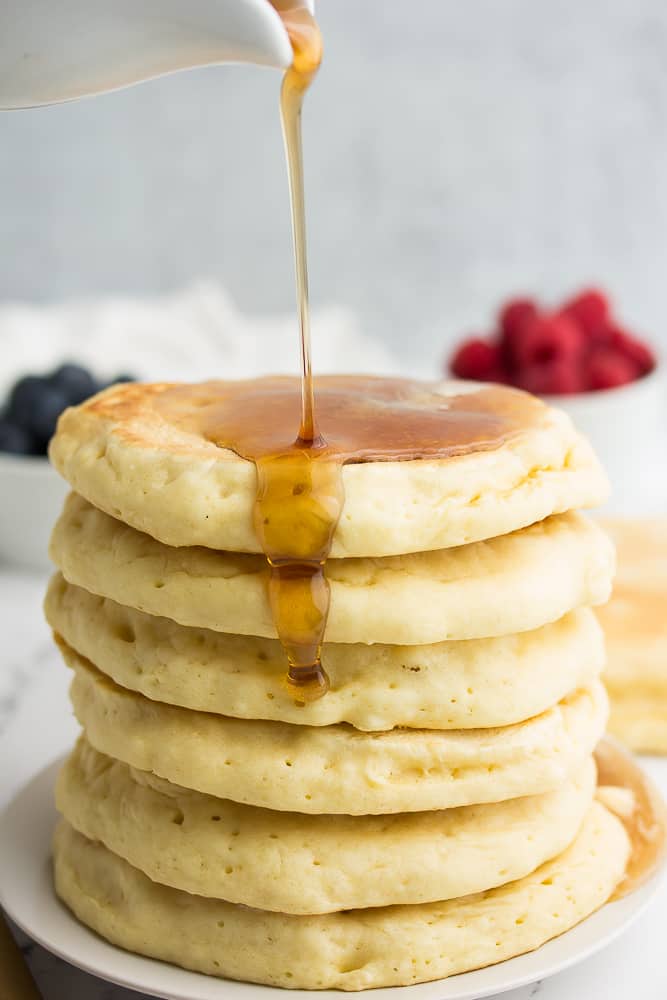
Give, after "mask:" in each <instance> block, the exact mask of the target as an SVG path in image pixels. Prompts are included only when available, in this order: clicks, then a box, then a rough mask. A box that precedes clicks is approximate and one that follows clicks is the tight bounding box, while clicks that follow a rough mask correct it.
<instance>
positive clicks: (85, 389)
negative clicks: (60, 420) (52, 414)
mask: <svg viewBox="0 0 667 1000" xmlns="http://www.w3.org/2000/svg"><path fill="white" fill-rule="evenodd" d="M49 383H50V384H51V385H52V386H53V387H54V388H55V389H58V390H59V391H60V392H62V393H63V394H64V396H65V397H66V399H67V402H68V404H69V405H70V406H76V405H78V404H79V403H83V401H84V399H88V397H89V396H92V395H94V394H95V393H96V392H97V389H98V386H97V382H96V381H95V379H94V378H93V376H92V375H91V373H90V372H89V371H88V369H87V368H83V367H82V366H81V365H74V364H70V363H68V364H64V365H61V366H60V368H57V369H56V370H55V371H54V372H53V374H52V375H50V376H49Z"/></svg>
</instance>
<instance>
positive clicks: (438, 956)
mask: <svg viewBox="0 0 667 1000" xmlns="http://www.w3.org/2000/svg"><path fill="white" fill-rule="evenodd" d="M628 854H629V842H628V837H627V834H626V832H625V830H624V828H623V826H622V824H621V823H620V822H619V820H618V819H616V817H615V816H613V815H612V814H611V813H609V812H607V810H606V809H605V808H604V806H602V805H600V804H599V803H597V802H596V803H593V805H592V806H591V809H590V810H589V812H588V815H587V817H586V820H585V822H584V825H583V827H582V828H581V831H580V833H579V834H578V836H577V838H576V839H575V841H574V843H573V844H572V845H571V846H570V847H569V848H568V849H567V850H566V851H565V852H564V853H563V854H561V855H559V856H558V857H557V858H555V859H554V860H552V861H549V862H547V863H546V864H544V865H542V866H541V867H540V868H538V869H537V871H535V872H533V873H532V874H530V875H527V876H526V877H525V878H523V879H520V880H518V881H516V882H510V883H509V884H507V885H503V886H501V887H499V888H496V889H491V890H489V891H488V892H484V893H477V894H475V895H470V896H466V897H464V898H462V899H453V900H451V901H449V902H438V903H421V904H417V905H413V906H393V907H380V908H377V909H369V910H350V911H347V912H346V913H333V914H324V915H320V916H310V917H304V916H292V915H288V914H282V913H268V912H265V911H262V910H256V909H252V908H247V907H239V906H237V905H235V904H233V903H226V902H222V901H219V900H211V899H205V898H202V897H201V896H192V895H188V894H187V893H183V892H180V891H179V890H177V889H172V888H167V887H165V886H162V885H159V884H157V883H155V882H151V881H150V879H148V878H147V877H146V876H145V875H144V874H142V873H141V872H139V871H138V870H137V869H136V868H133V867H132V866H131V865H129V864H128V863H127V862H126V861H123V860H122V859H121V858H119V857H117V856H116V855H115V854H113V853H112V852H111V851H109V850H107V848H106V847H103V846H102V845H101V844H97V843H94V842H92V841H90V840H87V839H86V838H85V837H82V836H81V834H79V833H77V832H75V831H74V830H73V829H72V827H70V826H69V825H68V824H66V823H65V822H64V821H63V822H62V823H61V824H60V825H59V827H58V829H57V830H56V835H55V842H54V868H55V884H56V891H57V893H58V895H59V896H60V898H61V899H62V900H63V902H64V903H66V905H67V906H69V908H70V909H71V910H72V911H73V912H74V914H75V915H76V916H77V917H78V918H79V920H81V922H82V923H84V924H87V925H88V926H89V927H91V928H92V929H93V930H95V931H96V932H97V933H98V934H100V935H101V936H102V937H104V938H106V939H107V940H109V941H111V942H112V943H113V944H115V945H118V946H120V947H121V948H126V949H127V950H129V951H135V952H139V953H140V954H143V955H150V956H151V957H153V958H159V959H162V960H164V961H167V962H172V963H175V964H177V965H181V966H184V967H185V968H188V969H193V970H195V971H197V972H204V973H207V974H209V975H213V976H220V977H226V978H228V979H241V980H246V981H250V982H256V983H265V984H267V985H270V986H281V987H288V988H292V989H297V988H302V989H327V988H329V989H343V990H360V989H371V988H373V987H379V986H403V985H408V984H410V983H418V982H424V981H427V980H433V979H442V978H444V977H446V976H451V975H455V974H456V973H459V972H466V971H468V970H470V969H477V968H480V967H482V966H486V965H491V964H493V963H495V962H501V961H503V960H504V959H506V958H511V957H512V956H514V955H519V954H522V953H523V952H526V951H531V950H533V949H534V948H537V947H539V946H540V945H541V944H543V943H544V942H545V941H548V940H549V939H550V938H553V937H555V936H556V935H558V934H562V933H563V931H566V930H568V929H569V928H570V927H572V926H573V925H574V924H576V923H578V922H579V921H580V920H583V919H584V917H587V916H588V915H589V914H590V913H592V912H593V911H594V910H596V909H597V908H598V907H599V906H601V905H602V904H603V903H604V902H605V901H606V900H607V899H608V898H609V896H610V895H611V894H612V892H613V891H614V888H615V887H616V885H617V884H618V882H619V881H620V879H621V878H622V876H623V873H624V869H625V864H626V860H627V858H628Z"/></svg>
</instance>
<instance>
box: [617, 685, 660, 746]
mask: <svg viewBox="0 0 667 1000" xmlns="http://www.w3.org/2000/svg"><path fill="white" fill-rule="evenodd" d="M610 703H611V715H610V718H609V732H610V733H612V734H613V735H614V736H616V737H617V738H618V739H619V740H621V741H622V742H623V743H625V745H626V746H628V747H632V749H633V750H636V751H637V752H638V753H656V754H667V695H662V697H656V695H655V694H654V693H652V692H650V693H648V694H644V693H642V692H641V691H635V692H623V693H622V694H619V693H616V692H613V691H612V692H611V695H610Z"/></svg>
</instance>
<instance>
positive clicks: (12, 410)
mask: <svg viewBox="0 0 667 1000" xmlns="http://www.w3.org/2000/svg"><path fill="white" fill-rule="evenodd" d="M131 380H132V379H131V376H129V375H127V376H125V375H119V376H117V377H116V378H114V379H113V380H112V381H111V382H108V381H104V382H102V381H100V380H99V379H97V378H96V377H95V376H94V375H92V374H91V372H89V371H88V370H87V369H86V368H84V367H82V366H81V365H77V364H73V363H70V362H67V363H66V364H62V365H60V366H59V367H58V368H56V369H55V370H54V371H51V372H47V373H46V374H27V375H23V376H22V377H21V378H19V379H17V380H16V382H14V384H13V385H12V386H11V388H10V390H9V392H8V394H7V397H6V399H5V400H4V402H3V403H0V565H3V564H5V565H11V566H14V567H20V568H23V569H28V570H42V571H43V570H45V569H48V567H49V559H48V551H47V550H48V541H49V535H50V533H51V527H52V525H53V522H54V521H55V519H56V517H57V516H58V513H59V511H60V508H61V506H62V502H63V499H64V496H65V494H66V492H67V486H66V485H65V483H64V482H63V480H62V479H60V477H59V476H58V475H57V474H56V472H55V471H54V470H53V469H52V468H51V466H50V464H49V460H48V457H47V447H48V443H49V440H50V438H51V437H52V435H53V432H54V431H55V427H56V423H57V420H58V417H59V416H60V414H61V413H62V411H63V410H64V409H65V408H66V407H67V406H73V405H76V404H77V403H82V402H83V400H84V399H87V398H88V396H92V395H93V394H94V393H96V392H99V390H100V389H102V388H104V386H105V385H110V384H112V383H113V382H119V381H123V382H125V381H131Z"/></svg>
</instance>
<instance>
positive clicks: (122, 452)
mask: <svg viewBox="0 0 667 1000" xmlns="http://www.w3.org/2000/svg"><path fill="white" fill-rule="evenodd" d="M346 381H347V382H348V384H349V382H350V380H346ZM380 381H381V380H374V379H369V378H357V379H355V380H354V384H355V385H356V386H357V389H356V392H357V394H358V395H361V396H363V397H369V396H370V397H372V396H373V393H374V391H376V390H375V388H374V387H376V386H377V385H378V384H379V383H380ZM340 383H341V379H340V378H336V377H333V378H329V379H327V378H325V379H317V380H316V391H317V395H318V415H319V418H320V422H323V428H322V429H323V432H324V434H325V436H329V438H330V439H331V440H333V441H336V440H337V435H338V434H339V433H340V429H341V412H340V408H338V410H337V411H336V412H335V413H334V415H333V417H331V418H330V419H328V409H327V405H328V401H329V394H330V393H331V391H332V390H333V389H335V388H336V386H337V385H340ZM290 384H291V385H292V387H293V389H294V398H295V405H298V404H297V398H298V383H297V380H291V381H290V380H289V379H257V380H254V381H250V382H247V383H244V385H245V386H246V388H247V391H246V393H245V396H246V402H247V401H248V400H256V401H257V406H258V407H261V408H263V410H262V419H263V420H264V421H270V420H271V419H272V417H271V416H269V415H268V414H272V411H273V405H272V402H271V398H270V397H268V395H267V394H268V392H269V387H270V386H272V385H278V386H279V387H283V388H284V387H285V386H286V385H290ZM231 385H232V386H233V384H231ZM404 385H405V386H406V387H410V386H412V385H414V383H409V382H407V381H406V382H404ZM229 386H230V383H224V382H219V383H213V382H209V383H204V384H202V385H197V386H190V387H187V386H185V387H184V386H174V385H170V384H165V383H161V384H157V385H136V384H125V385H118V386H114V387H113V388H111V389H108V390H106V391H105V392H104V393H102V394H101V395H99V396H96V397H94V398H93V399H91V400H89V401H88V402H86V403H84V404H83V405H82V406H79V407H76V408H73V409H69V410H66V411H65V413H64V414H63V416H62V417H61V418H60V421H59V424H58V432H57V434H56V436H55V437H54V439H53V441H52V442H51V446H50V457H51V461H52V462H53V464H54V465H55V467H56V468H57V469H58V471H59V472H60V473H61V475H63V476H64V478H65V479H67V480H68V482H69V483H70V484H71V485H72V487H73V489H74V490H76V492H77V493H80V494H81V495H82V496H84V497H86V498H87V499H88V500H89V501H90V502H91V503H93V504H95V506H97V507H99V508H100V509H102V510H105V511H106V512H107V513H108V514H111V515H112V516H114V517H116V518H118V519H120V520H122V521H124V522H125V523H126V524H129V525H132V526H133V527H134V528H137V529H138V530H140V531H144V532H146V533H147V534H149V535H152V536H153V537H154V538H157V539H159V540H160V541H162V542H164V543H165V544H167V545H172V546H192V545H203V546H207V547H209V548H212V549H222V550H227V551H233V552H258V551H260V549H259V545H258V541H257V537H256V534H255V531H254V529H253V520H252V512H253V505H254V502H255V496H256V493H257V476H256V470H255V465H254V463H253V462H252V461H248V460H247V459H245V458H241V457H240V456H239V455H238V454H236V453H235V452H233V451H231V450H229V449H228V448H224V447H218V446H217V444H215V443H213V442H212V441H211V440H209V438H210V437H211V434H210V432H209V431H208V430H207V427H208V423H207V415H208V412H209V409H210V408H211V407H213V408H214V407H215V401H216V399H217V400H220V398H221V397H222V398H224V394H225V393H226V392H227V393H228V392H229ZM422 388H423V392H424V394H427V393H428V394H429V395H430V394H431V393H433V391H434V389H436V390H437V391H438V392H439V394H440V395H441V396H442V403H441V404H439V408H440V409H442V407H443V404H444V405H446V406H449V407H452V408H453V407H454V406H455V405H457V399H458V401H459V402H460V400H461V395H462V394H465V396H464V400H466V399H469V400H470V403H469V406H468V409H469V410H470V412H471V413H472V415H473V416H474V413H475V408H476V406H477V405H478V403H477V400H478V399H479V400H484V399H486V398H487V397H488V396H489V394H493V395H494V396H495V397H496V398H497V400H498V401H499V402H500V407H501V409H505V410H508V409H509V410H511V409H513V408H520V409H521V410H522V412H523V410H524V409H525V411H526V413H525V421H524V424H523V426H522V427H521V429H520V431H519V432H518V433H516V434H514V435H512V436H511V437H510V438H509V439H508V440H505V441H500V443H497V444H496V446H494V442H493V437H491V440H490V441H488V440H482V441H480V443H479V444H477V445H470V446H469V447H470V448H471V449H472V450H471V451H469V453H468V454H459V455H457V456H455V457H451V458H446V459H433V458H428V457H426V458H422V459H420V460H418V461H381V462H378V461H367V462H356V463H352V464H349V465H346V466H345V467H344V469H343V473H342V477H343V486H344V491H345V505H344V509H343V514H342V517H341V518H340V521H339V524H338V527H337V529H336V533H335V536H334V539H333V548H332V553H331V554H332V555H333V556H334V557H347V556H385V555H399V554H404V553H409V552H421V551H425V550H431V549H440V548H446V547H448V546H454V545H462V544H465V543H467V542H471V541H478V540H481V539H485V538H491V537H494V536H496V535H502V534H507V533H509V532H512V531H514V530H516V529H518V528H522V527H524V526H526V525H528V524H532V523H534V522H536V521H540V520H543V519H544V518H545V517H548V516H549V515H551V514H556V513H562V512H565V511H567V510H571V509H575V508H579V507H586V506H596V505H597V504H599V503H601V502H602V501H603V500H604V499H605V497H606V493H607V485H606V480H605V476H604V474H603V472H602V470H601V467H600V465H599V464H598V462H597V459H596V458H595V456H594V455H593V452H592V450H591V448H590V446H589V445H588V443H587V442H586V441H584V440H583V439H582V438H581V437H580V436H579V435H578V434H577V432H576V431H575V430H574V428H573V426H572V424H571V422H570V420H569V418H568V417H567V416H566V415H565V414H564V413H561V412H560V411H558V410H555V409H552V408H551V407H547V406H546V405H544V404H543V403H540V402H538V401H537V400H534V399H531V397H528V396H527V395H525V394H524V393H520V392H518V391H517V390H514V389H509V388H502V387H499V386H497V387H493V388H492V389H489V387H488V386H480V385H479V384H475V383H456V382H447V383H443V384H442V385H440V386H439V387H438V386H433V385H431V384H426V383H424V384H423V387H422ZM430 405H431V406H433V403H432V402H431V404H430ZM455 416H458V415H455ZM459 419H460V417H459ZM330 425H331V426H330ZM459 426H460V425H459ZM465 426H466V425H465V424H464V428H465ZM292 427H293V435H292V436H295V435H296V430H297V427H298V408H297V409H295V413H294V421H293V424H290V430H291V429H292ZM455 429H456V428H455ZM459 433H460V432H459ZM471 433H472V428H471ZM291 440H292V437H287V438H286V440H285V441H284V445H285V446H287V445H288V444H289V443H290V441H291Z"/></svg>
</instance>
